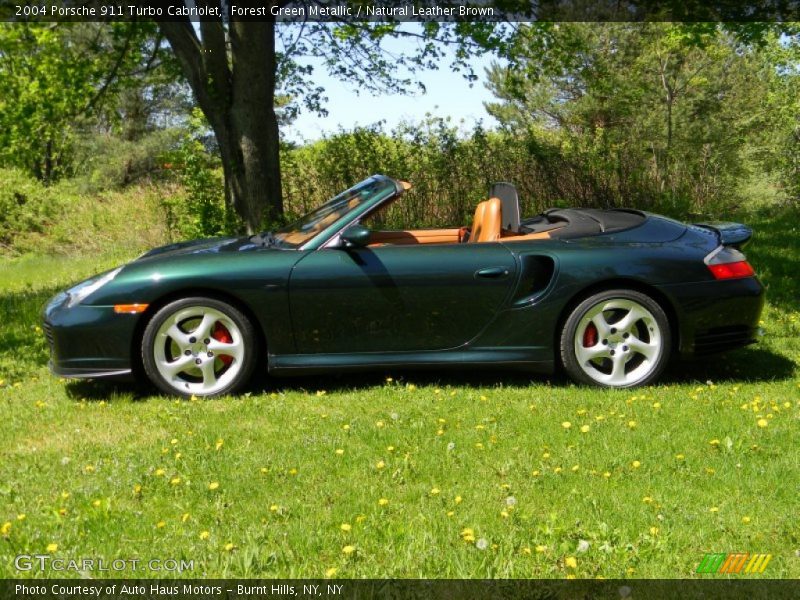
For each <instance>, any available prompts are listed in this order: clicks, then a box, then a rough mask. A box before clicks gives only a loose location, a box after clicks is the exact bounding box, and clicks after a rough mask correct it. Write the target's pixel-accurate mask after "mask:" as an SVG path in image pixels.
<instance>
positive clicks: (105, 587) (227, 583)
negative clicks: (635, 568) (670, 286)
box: [0, 579, 800, 600]
mask: <svg viewBox="0 0 800 600" xmlns="http://www.w3.org/2000/svg"><path fill="white" fill-rule="evenodd" d="M797 597H800V581H798V580H777V579H768V580H761V579H713V580H712V579H697V580H680V579H660V580H652V579H634V580H611V579H608V580H591V579H588V580H587V579H576V580H518V579H514V580H508V579H494V580H447V579H442V580H420V579H399V580H351V579H342V580H336V579H323V580H317V579H305V580H278V579H263V580H260V579H238V580H237V579H208V580H202V579H194V580H188V579H184V580H162V581H158V580H125V579H106V580H93V579H66V580H43V579H38V580H36V579H31V580H13V579H4V580H0V598H3V599H4V600H5V599H11V598H13V599H15V600H25V599H29V600H85V599H90V598H98V599H103V600H110V599H112V598H113V599H119V600H123V599H124V600H153V599H169V600H195V599H198V600H199V599H203V600H205V599H209V600H212V599H219V600H250V599H252V600H255V599H259V598H297V599H298V600H311V599H312V598H322V599H326V600H334V599H335V600H340V599H341V600H362V599H366V598H379V599H385V600H405V599H413V600H417V599H419V600H450V599H453V600H455V599H458V600H479V599H480V600H482V599H484V598H485V599H492V600H500V599H512V598H525V599H530V600H561V599H564V600H567V599H569V600H578V599H581V600H595V599H597V600H600V599H604V600H605V599H607V600H625V599H626V598H630V599H631V600H642V599H651V598H652V599H653V600H656V599H658V600H664V599H669V598H681V599H682V600H693V599H697V600H700V599H703V600H737V599H739V598H742V599H744V598H747V599H760V598H763V599H770V600H781V599H784V598H785V599H789V598H797Z"/></svg>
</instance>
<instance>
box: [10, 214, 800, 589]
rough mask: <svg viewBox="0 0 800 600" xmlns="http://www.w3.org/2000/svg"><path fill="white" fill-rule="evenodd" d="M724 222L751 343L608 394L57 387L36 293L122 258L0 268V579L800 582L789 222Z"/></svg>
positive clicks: (447, 387) (798, 404)
mask: <svg viewBox="0 0 800 600" xmlns="http://www.w3.org/2000/svg"><path fill="white" fill-rule="evenodd" d="M742 218H743V219H746V220H747V221H749V222H750V223H752V224H753V225H755V227H756V228H757V231H758V235H757V238H756V239H755V241H754V242H753V243H752V245H751V246H750V247H749V248H748V254H749V256H750V258H751V261H752V263H753V264H754V265H755V267H756V269H757V270H758V271H759V272H760V274H761V275H762V278H763V280H764V282H765V283H766V284H767V285H768V289H769V292H768V293H769V304H768V307H767V310H766V311H765V314H764V317H763V318H764V323H763V327H764V329H765V331H766V335H765V337H764V338H763V340H762V342H761V343H760V344H758V345H757V346H754V347H751V348H748V349H744V350H738V351H735V352H732V353H730V354H729V355H727V356H720V357H715V358H714V359H710V360H706V361H703V362H702V363H701V364H694V365H675V366H674V367H673V368H672V369H671V371H670V372H669V373H668V374H667V376H666V377H665V378H664V380H663V382H662V384H661V385H658V386H655V387H650V388H646V389H641V390H633V391H626V392H612V391H604V390H595V389H589V388H581V387H575V386H572V385H570V384H568V383H567V382H565V381H564V380H563V379H556V380H554V381H547V380H546V379H545V378H544V377H539V376H528V375H524V374H509V373H504V372H487V373H483V374H476V373H469V374H467V373H458V372H456V373H444V372H432V373H399V372H394V373H381V374H374V375H368V376H358V377H356V376H347V377H326V378H314V379H309V378H304V379H286V380H275V381H270V382H268V384H267V385H266V387H265V388H259V389H256V390H254V391H253V392H252V393H250V394H248V395H245V396H241V397H235V398H220V399H215V400H208V401H176V400H174V399H171V398H165V397H159V396H154V395H150V394H151V392H150V391H148V390H147V389H146V388H137V387H131V386H111V385H108V384H100V383H86V382H71V383H68V382H65V381H63V380H59V379H58V378H56V377H53V376H51V375H49V374H48V372H47V368H46V362H47V352H46V347H45V344H44V342H43V339H42V335H41V332H40V330H39V329H38V318H39V311H40V310H41V307H42V304H43V303H44V301H45V300H46V299H47V298H48V297H49V296H50V295H52V294H54V293H55V292H56V291H58V290H59V289H61V288H63V287H65V286H66V285H67V284H69V283H70V282H72V281H74V280H76V279H80V278H81V277H83V276H86V275H89V274H91V273H92V272H95V271H100V270H102V269H103V268H106V267H109V266H111V265H112V263H115V262H117V261H119V260H120V259H121V258H123V257H120V256H114V255H113V253H111V254H109V255H102V256H97V255H95V256H80V257H77V258H75V257H72V258H67V257H61V258H54V257H36V256H25V257H21V258H15V259H0V307H2V314H3V317H4V318H3V320H2V322H1V323H0V380H2V382H0V411H2V435H3V444H2V449H0V527H1V528H2V529H0V577H14V576H21V575H22V576H25V574H20V573H18V572H16V571H15V570H14V569H13V565H12V562H13V558H14V556H16V555H18V554H21V553H44V554H51V555H53V556H58V557H62V558H82V557H94V558H97V557H102V558H105V559H106V560H107V561H109V562H110V561H111V560H113V559H118V558H123V559H131V558H140V559H142V560H143V561H145V560H147V559H150V558H158V559H167V558H177V559H184V560H194V570H193V571H190V572H187V573H184V574H183V575H184V576H190V577H192V576H194V577H202V576H208V577H222V576H236V577H323V576H329V577H385V576H390V577H448V578H460V577H520V578H528V577H556V578H563V577H569V576H575V577H579V578H582V577H598V576H602V577H607V578H613V577H665V578H673V577H693V576H697V575H695V574H694V571H695V569H696V567H697V565H698V563H699V562H700V560H701V558H702V557H703V554H704V553H706V552H735V551H739V552H765V553H770V554H772V555H773V559H772V561H771V563H770V564H769V566H768V569H767V571H766V572H765V573H764V574H763V575H760V577H766V576H769V577H800V558H798V552H799V551H800V528H798V521H797V497H798V490H800V460H799V459H798V457H800V453H798V450H797V431H798V422H799V421H798V418H800V379H799V378H798V369H797V366H798V359H800V341H798V333H800V313H799V312H798V310H799V309H800V305H799V304H798V298H799V297H800V286H799V284H798V281H800V278H798V276H797V273H796V268H797V265H798V264H800V250H799V249H798V243H797V239H798V231H797V227H798V226H797V225H794V224H796V223H798V222H799V221H800V219H798V215H797V212H796V211H795V212H792V213H786V214H783V213H780V214H772V215H768V214H766V213H765V214H763V215H752V216H749V217H742ZM109 574H110V575H114V573H109ZM29 575H30V574H29ZM46 575H48V576H53V575H54V574H53V573H52V572H49V573H47V574H46ZM72 575H73V576H74V575H76V574H72ZM117 575H120V576H134V575H135V576H139V577H148V576H170V575H173V576H178V575H179V574H178V573H165V572H148V571H137V572H132V571H130V570H128V571H123V572H120V573H117ZM743 576H744V575H740V576H738V577H743ZM697 577H699V576H697ZM703 577H712V576H709V575H703ZM754 577H759V576H758V575H756V576H754Z"/></svg>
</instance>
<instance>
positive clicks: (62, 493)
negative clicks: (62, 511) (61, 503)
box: [61, 492, 69, 500]
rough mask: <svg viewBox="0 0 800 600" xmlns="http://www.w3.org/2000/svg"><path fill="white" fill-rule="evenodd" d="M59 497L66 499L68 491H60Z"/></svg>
mask: <svg viewBox="0 0 800 600" xmlns="http://www.w3.org/2000/svg"><path fill="white" fill-rule="evenodd" d="M61 497H62V498H63V499H64V500H66V499H67V498H69V492H61Z"/></svg>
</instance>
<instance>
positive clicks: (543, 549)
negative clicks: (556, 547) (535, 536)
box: [536, 544, 547, 554]
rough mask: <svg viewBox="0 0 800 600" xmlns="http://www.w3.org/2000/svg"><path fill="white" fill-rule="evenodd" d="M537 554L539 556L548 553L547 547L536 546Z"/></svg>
mask: <svg viewBox="0 0 800 600" xmlns="http://www.w3.org/2000/svg"><path fill="white" fill-rule="evenodd" d="M536 552H537V553H538V554H542V553H543V552H547V546H544V545H542V544H539V545H538V546H536Z"/></svg>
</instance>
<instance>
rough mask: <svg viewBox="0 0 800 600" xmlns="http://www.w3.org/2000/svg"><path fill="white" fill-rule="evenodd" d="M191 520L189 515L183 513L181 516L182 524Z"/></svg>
mask: <svg viewBox="0 0 800 600" xmlns="http://www.w3.org/2000/svg"><path fill="white" fill-rule="evenodd" d="M188 520H189V513H183V514H182V515H181V523H186V521H188Z"/></svg>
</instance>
